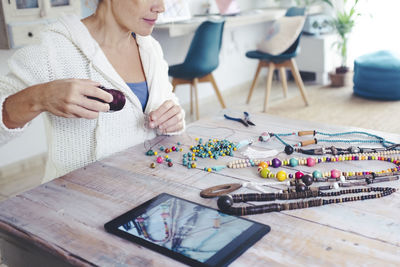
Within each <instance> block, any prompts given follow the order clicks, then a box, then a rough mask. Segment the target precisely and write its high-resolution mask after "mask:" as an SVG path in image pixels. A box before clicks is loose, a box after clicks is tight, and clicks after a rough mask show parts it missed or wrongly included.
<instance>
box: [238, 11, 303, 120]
mask: <svg viewBox="0 0 400 267" xmlns="http://www.w3.org/2000/svg"><path fill="white" fill-rule="evenodd" d="M304 12H305V8H298V7H291V8H289V9H288V10H287V11H286V14H285V16H288V17H290V16H303V15H304ZM300 37H301V33H300V35H299V37H298V38H297V39H296V41H295V42H294V43H293V44H292V45H291V46H290V47H289V48H288V49H287V50H286V51H284V52H283V53H282V54H280V55H271V54H268V53H263V52H260V51H257V50H255V51H248V52H247V53H246V57H248V58H252V59H258V60H259V63H258V67H257V71H256V74H255V76H254V79H253V82H252V84H251V87H250V91H249V95H248V97H247V104H248V103H249V102H250V99H251V95H252V94H253V90H254V87H255V85H256V82H257V78H258V75H259V74H260V71H261V69H262V68H263V67H267V68H268V75H267V88H266V91H265V99H264V112H266V111H267V105H268V98H269V95H270V92H271V86H272V78H273V74H274V71H275V68H279V71H280V79H281V82H282V87H283V94H284V96H285V97H287V82H286V68H289V69H290V70H291V72H292V75H293V77H294V80H295V82H296V84H297V87H299V89H300V93H301V96H302V97H303V100H304V102H305V104H306V105H308V99H307V94H306V90H305V88H304V84H303V80H302V79H301V76H300V73H299V70H298V68H297V64H296V61H295V60H294V58H295V57H296V56H297V53H298V51H299V43H300Z"/></svg>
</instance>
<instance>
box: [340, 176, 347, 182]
mask: <svg viewBox="0 0 400 267" xmlns="http://www.w3.org/2000/svg"><path fill="white" fill-rule="evenodd" d="M339 179H340V181H341V182H342V183H344V182H345V181H346V177H344V176H343V175H340V178H339Z"/></svg>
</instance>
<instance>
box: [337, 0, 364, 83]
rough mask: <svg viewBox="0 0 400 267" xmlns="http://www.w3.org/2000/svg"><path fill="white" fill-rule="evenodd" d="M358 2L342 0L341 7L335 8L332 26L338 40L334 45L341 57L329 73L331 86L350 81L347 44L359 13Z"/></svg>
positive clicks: (357, 0) (356, 0) (350, 73)
mask: <svg viewBox="0 0 400 267" xmlns="http://www.w3.org/2000/svg"><path fill="white" fill-rule="evenodd" d="M358 3H359V0H342V2H341V4H342V7H341V8H340V9H338V8H336V12H335V13H336V14H335V15H334V17H333V19H332V26H333V28H334V30H335V31H336V33H337V34H338V41H337V42H336V43H334V46H335V47H336V49H337V51H338V53H339V55H340V58H341V65H340V66H339V67H337V68H336V69H335V71H334V72H331V73H330V74H329V77H330V79H331V85H332V86H336V87H338V86H345V85H348V84H349V83H350V82H351V77H352V72H351V71H350V68H349V67H348V65H347V52H348V51H347V47H348V46H347V45H348V40H349V36H350V33H351V32H352V30H353V28H354V25H355V19H356V17H357V16H359V15H360V14H359V13H358V12H357V10H356V8H357V4H358Z"/></svg>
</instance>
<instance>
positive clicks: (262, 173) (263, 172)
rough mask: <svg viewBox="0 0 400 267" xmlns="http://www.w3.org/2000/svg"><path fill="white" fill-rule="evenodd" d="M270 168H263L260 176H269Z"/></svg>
mask: <svg viewBox="0 0 400 267" xmlns="http://www.w3.org/2000/svg"><path fill="white" fill-rule="evenodd" d="M269 173H270V170H269V169H268V168H264V169H261V171H260V176H261V177H262V178H268V176H269Z"/></svg>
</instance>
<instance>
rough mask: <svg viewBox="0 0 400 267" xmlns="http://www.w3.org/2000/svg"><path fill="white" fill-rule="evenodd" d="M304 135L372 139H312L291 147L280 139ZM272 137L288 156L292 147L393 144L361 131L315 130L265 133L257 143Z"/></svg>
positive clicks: (292, 149) (384, 145) (292, 150)
mask: <svg viewBox="0 0 400 267" xmlns="http://www.w3.org/2000/svg"><path fill="white" fill-rule="evenodd" d="M306 135H313V136H316V135H322V136H325V137H343V136H349V135H361V136H364V137H366V138H372V139H323V138H322V139H317V138H313V139H310V140H305V141H301V142H298V143H295V144H293V145H290V144H288V143H287V142H285V141H284V140H283V139H282V137H288V136H306ZM272 137H275V138H276V139H278V141H279V142H281V143H282V144H283V145H285V152H286V154H288V155H290V154H292V153H293V152H294V147H303V146H308V145H312V144H317V143H322V142H325V143H347V144H354V143H368V144H382V146H383V147H389V146H391V145H393V144H394V143H393V142H390V141H387V140H386V139H385V138H383V137H381V136H378V135H375V134H370V133H368V132H363V131H350V132H339V133H325V132H320V131H316V130H312V131H299V132H291V133H266V132H263V133H262V134H261V135H260V137H259V139H258V140H259V141H261V142H267V141H269V140H270V139H271V138H272Z"/></svg>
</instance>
